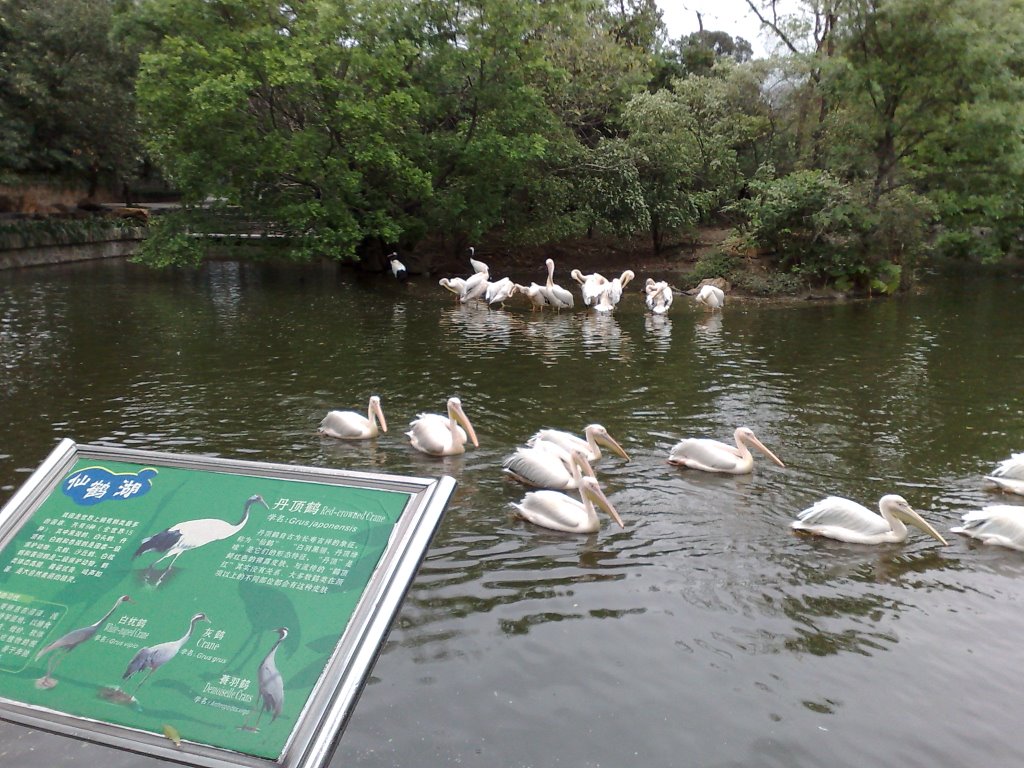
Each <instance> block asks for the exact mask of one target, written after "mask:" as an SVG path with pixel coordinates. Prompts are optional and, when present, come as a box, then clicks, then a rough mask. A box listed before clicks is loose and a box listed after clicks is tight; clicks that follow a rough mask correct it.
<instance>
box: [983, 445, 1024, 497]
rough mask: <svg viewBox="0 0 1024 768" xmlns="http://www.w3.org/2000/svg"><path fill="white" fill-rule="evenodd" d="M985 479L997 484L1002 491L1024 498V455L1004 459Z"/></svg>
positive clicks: (1012, 455) (1014, 455)
mask: <svg viewBox="0 0 1024 768" xmlns="http://www.w3.org/2000/svg"><path fill="white" fill-rule="evenodd" d="M985 479H986V480H988V481H990V482H992V483H995V485H996V486H997V487H998V488H999V490H1001V491H1005V492H1007V493H1016V494H1020V495H1021V496H1024V453H1014V454H1011V455H1010V458H1008V459H1003V460H1002V461H1001V462H999V466H997V467H996V468H995V469H993V470H992V474H990V475H986V477H985Z"/></svg>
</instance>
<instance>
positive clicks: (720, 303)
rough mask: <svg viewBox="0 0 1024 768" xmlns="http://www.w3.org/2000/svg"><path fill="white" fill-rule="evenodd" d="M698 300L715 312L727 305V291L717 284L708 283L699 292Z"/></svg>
mask: <svg viewBox="0 0 1024 768" xmlns="http://www.w3.org/2000/svg"><path fill="white" fill-rule="evenodd" d="M697 302H698V303H699V304H703V305H704V306H705V307H707V308H708V309H710V310H711V311H712V312H714V311H715V310H716V309H721V308H722V307H724V306H725V291H723V290H722V289H721V288H719V287H718V286H717V285H711V283H706V284H705V285H703V286H701V289H700V291H698V293H697Z"/></svg>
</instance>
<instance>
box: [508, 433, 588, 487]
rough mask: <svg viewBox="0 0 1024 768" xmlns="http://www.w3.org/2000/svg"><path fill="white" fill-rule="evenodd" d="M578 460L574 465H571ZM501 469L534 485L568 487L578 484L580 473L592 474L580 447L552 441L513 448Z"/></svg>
mask: <svg viewBox="0 0 1024 768" xmlns="http://www.w3.org/2000/svg"><path fill="white" fill-rule="evenodd" d="M573 462H576V463H577V464H578V469H576V468H574V467H573V466H572V464H573ZM502 467H503V468H504V471H505V472H506V473H507V474H508V475H510V476H512V477H514V478H515V479H516V480H518V481H519V482H521V483H524V484H526V485H532V486H534V487H535V488H551V489H553V490H556V491H568V490H575V489H576V488H579V479H580V476H581V475H583V476H590V477H596V475H595V474H594V468H593V467H591V466H590V462H589V461H587V459H586V457H585V456H584V455H583V454H582V453H581V452H580V451H572V452H569V451H566V450H565V449H563V448H562V447H560V446H558V445H555V444H554V443H546V442H544V441H539V442H537V443H536V444H535V445H533V446H531V447H529V448H516V452H515V453H513V454H512V455H511V456H509V457H508V458H507V459H505V462H504V464H502Z"/></svg>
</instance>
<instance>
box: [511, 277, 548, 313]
mask: <svg viewBox="0 0 1024 768" xmlns="http://www.w3.org/2000/svg"><path fill="white" fill-rule="evenodd" d="M516 290H517V291H519V293H521V294H523V296H525V297H526V298H528V299H529V300H530V311H531V312H532V311H536V310H538V309H540V310H543V309H544V307H545V306H547V303H548V300H547V299H546V298H544V286H542V285H537V284H536V283H530V284H529V285H520V284H519V283H516Z"/></svg>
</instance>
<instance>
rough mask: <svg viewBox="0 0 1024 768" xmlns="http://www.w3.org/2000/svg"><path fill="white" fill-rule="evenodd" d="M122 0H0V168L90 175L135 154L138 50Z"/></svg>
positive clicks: (117, 169)
mask: <svg viewBox="0 0 1024 768" xmlns="http://www.w3.org/2000/svg"><path fill="white" fill-rule="evenodd" d="M119 6H120V3H118V2H115V0H0V150H2V151H0V176H3V175H6V176H8V177H9V178H10V177H11V174H14V173H22V174H32V175H43V174H46V175H51V176H58V177H61V178H64V179H79V180H83V181H85V182H87V183H88V184H89V187H90V193H94V192H95V190H96V187H97V185H98V184H99V182H100V181H101V179H106V180H107V181H113V180H114V179H115V178H117V177H122V178H123V177H124V176H125V175H128V174H130V173H132V172H133V171H134V169H135V166H136V164H137V163H138V145H137V131H136V121H135V109H134V103H133V96H132V82H133V77H134V71H135V59H134V56H133V55H132V53H131V52H130V51H128V50H126V49H125V48H123V47H122V46H120V45H119V44H118V43H117V42H116V41H115V40H114V38H113V36H112V30H113V28H114V21H115V14H116V12H117V11H118V8H119Z"/></svg>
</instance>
